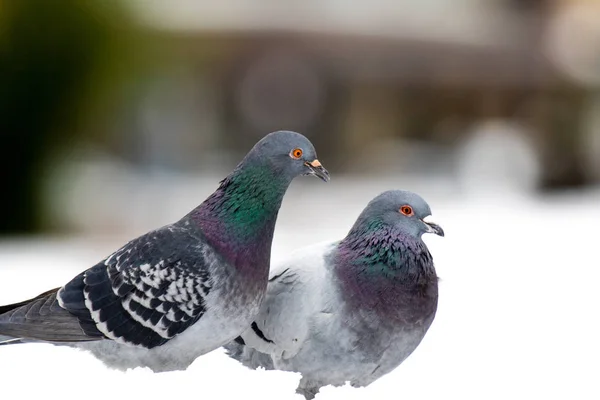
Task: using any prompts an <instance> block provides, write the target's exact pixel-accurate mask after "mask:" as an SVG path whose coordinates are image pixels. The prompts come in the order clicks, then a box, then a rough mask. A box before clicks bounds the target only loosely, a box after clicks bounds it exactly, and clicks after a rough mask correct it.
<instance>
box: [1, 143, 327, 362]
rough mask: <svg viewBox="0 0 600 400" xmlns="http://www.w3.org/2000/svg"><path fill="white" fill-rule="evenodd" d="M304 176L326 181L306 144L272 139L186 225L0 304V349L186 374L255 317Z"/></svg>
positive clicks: (161, 231) (259, 145)
mask: <svg viewBox="0 0 600 400" xmlns="http://www.w3.org/2000/svg"><path fill="white" fill-rule="evenodd" d="M299 149H300V150H299ZM298 175H315V176H318V177H320V178H321V179H323V180H325V181H327V180H328V179H329V177H328V173H327V171H326V170H325V169H324V168H323V167H322V166H321V164H320V163H319V162H318V160H317V159H316V152H315V149H314V148H313V146H312V144H311V143H310V141H309V140H308V139H307V138H305V137H304V136H302V135H300V134H298V133H295V132H286V131H281V132H275V133H272V134H269V135H267V136H266V137H265V138H263V139H262V140H261V141H259V142H258V143H257V144H256V145H255V146H254V148H253V149H252V150H251V151H250V152H249V153H248V154H247V155H246V157H245V158H244V160H242V162H241V163H240V164H239V165H238V167H237V168H236V169H235V170H234V171H233V172H232V173H231V174H230V175H229V176H228V177H226V178H225V179H224V180H223V181H221V183H220V185H219V187H218V189H217V190H216V191H215V192H214V193H213V194H212V195H211V196H209V197H208V198H207V199H206V200H205V201H204V202H203V203H202V204H201V205H200V206H198V207H197V208H195V209H194V210H192V211H191V212H190V213H189V214H188V215H186V216H184V217H183V218H182V219H180V220H179V221H177V222H175V223H173V224H170V225H167V226H164V227H162V228H160V229H157V230H154V231H151V232H148V233H147V234H145V235H142V236H140V237H138V238H136V239H134V240H132V241H130V242H129V243H127V244H125V245H124V246H123V247H122V248H120V249H119V250H117V251H115V252H114V253H113V254H111V255H110V256H108V257H107V258H105V259H104V260H102V261H101V262H99V263H98V264H97V265H95V266H93V267H91V268H89V269H87V270H86V271H84V272H82V273H81V274H79V275H77V276H76V277H75V278H73V279H72V280H71V281H70V282H68V283H67V284H66V285H64V286H62V287H61V288H57V289H53V290H49V291H47V292H45V293H42V294H41V295H39V296H37V297H35V298H33V299H30V300H26V301H23V302H20V303H16V304H11V305H7V306H1V307H0V342H1V343H0V344H15V343H24V342H31V341H40V342H48V343H52V344H55V345H67V346H72V347H78V348H82V349H85V350H88V351H90V352H91V353H92V354H94V355H95V356H96V357H97V358H99V359H100V360H102V361H103V362H104V363H105V364H106V365H108V366H110V367H114V368H117V369H127V368H134V367H138V366H145V367H149V368H151V369H152V370H153V371H156V372H158V371H169V370H178V369H185V368H187V367H188V366H189V365H190V364H191V363H192V362H193V361H194V360H195V359H196V358H197V357H198V356H200V355H202V354H205V353H207V352H209V351H212V350H214V349H216V348H218V347H220V346H222V345H223V344H225V343H227V342H228V341H230V340H231V339H233V338H235V337H236V336H237V335H239V334H240V333H241V332H242V331H243V330H244V329H245V327H246V326H247V325H248V324H249V323H250V322H251V321H252V319H253V318H254V316H255V315H256V313H257V312H258V310H259V306H260V303H261V301H262V299H263V297H264V293H265V290H266V286H267V279H268V271H269V264H270V254H271V242H272V239H273V230H274V226H275V222H276V219H277V213H278V211H279V207H280V205H281V201H282V198H283V196H284V194H285V192H286V190H287V188H288V186H289V184H290V182H291V181H292V179H294V178H295V177H296V176H298Z"/></svg>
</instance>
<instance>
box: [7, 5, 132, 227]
mask: <svg viewBox="0 0 600 400" xmlns="http://www.w3.org/2000/svg"><path fill="white" fill-rule="evenodd" d="M141 49H142V46H141V41H140V40H139V30H138V29H137V28H136V25H135V24H134V23H133V21H132V19H131V18H130V17H129V13H128V10H127V9H126V8H125V7H124V5H123V3H122V2H120V1H116V0H110V1H88V0H48V1H45V0H0V121H1V122H0V143H1V144H0V177H1V182H2V195H1V196H0V205H1V206H2V209H3V210H4V212H3V216H2V218H0V234H8V233H11V234H14V233H31V232H36V231H38V230H39V229H40V228H41V224H42V215H41V209H42V207H41V205H42V204H41V203H42V199H41V198H40V197H41V196H40V191H41V187H40V182H41V181H42V180H43V179H44V171H45V166H46V163H47V161H48V159H49V158H50V157H51V155H52V154H54V153H55V152H56V151H57V150H59V149H61V148H62V149H64V148H68V146H69V145H72V144H73V143H74V142H75V141H77V140H78V139H79V136H80V135H81V133H82V132H85V126H86V125H89V124H90V123H93V119H94V113H95V112H97V110H99V109H102V108H103V107H104V108H106V105H107V104H111V101H112V100H111V98H112V97H113V96H114V94H115V93H117V92H118V90H119V88H120V87H121V85H122V84H123V83H126V81H127V78H128V77H129V76H131V75H133V74H134V73H139V68H137V67H139V66H140V64H143V62H141V54H142V52H141ZM136 66H137V67H136Z"/></svg>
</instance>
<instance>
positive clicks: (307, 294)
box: [225, 191, 444, 399]
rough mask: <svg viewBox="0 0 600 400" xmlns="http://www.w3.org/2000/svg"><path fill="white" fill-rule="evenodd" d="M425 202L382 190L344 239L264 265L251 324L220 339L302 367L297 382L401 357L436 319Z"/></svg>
mask: <svg viewBox="0 0 600 400" xmlns="http://www.w3.org/2000/svg"><path fill="white" fill-rule="evenodd" d="M430 214H431V210H430V208H429V205H428V204H427V203H426V202H425V201H424V200H423V199H422V198H421V197H419V196H418V195H416V194H414V193H411V192H405V191H388V192H384V193H383V194H381V195H379V196H378V197H376V198H375V199H373V200H372V201H371V202H370V203H369V204H368V205H367V207H366V208H365V209H364V210H363V212H362V213H361V215H360V216H359V217H358V220H357V221H356V222H355V224H354V226H353V227H352V229H351V230H350V232H349V233H348V235H347V236H346V237H345V238H344V239H343V240H341V241H337V242H333V243H325V244H319V245H315V246H311V247H308V248H304V249H300V250H298V251H296V252H294V253H293V254H291V256H290V260H288V261H286V262H283V263H281V264H279V265H278V266H276V267H274V268H273V269H272V271H271V279H270V280H269V285H268V288H267V295H266V297H265V300H264V302H263V304H262V307H261V310H260V312H259V314H258V316H257V317H256V319H255V320H254V322H253V323H252V324H250V325H249V327H248V329H247V330H246V331H245V332H244V333H243V334H242V335H241V336H240V337H238V338H236V339H235V340H233V341H232V342H231V343H229V344H227V345H226V346H225V349H226V351H227V353H228V354H229V356H231V357H233V358H235V359H237V360H239V361H241V362H242V363H243V364H244V365H246V366H247V367H250V368H258V367H262V368H265V369H277V370H283V371H293V372H299V373H301V374H302V379H301V381H300V385H299V386H298V389H297V392H298V393H300V394H302V395H304V396H305V398H306V399H312V398H314V397H315V395H316V394H317V393H318V392H319V390H320V388H321V387H323V386H327V385H333V386H342V385H344V384H345V383H346V382H347V381H349V382H350V384H351V385H352V386H354V387H363V386H367V385H369V384H371V383H373V382H374V381H375V380H377V379H379V378H380V377H382V376H384V375H385V374H387V373H389V372H390V371H392V370H393V369H395V368H396V367H397V366H398V365H400V364H401V363H402V362H403V361H404V360H405V359H406V358H407V357H408V356H409V355H410V354H411V353H412V352H413V351H414V350H415V349H416V348H417V346H418V345H419V343H420V342H421V340H422V339H423V337H424V336H425V334H426V332H427V330H428V329H429V326H430V325H431V323H432V322H433V319H434V317H435V313H436V310H437V302H438V278H437V275H436V272H435V269H434V265H433V260H432V257H431V254H430V252H429V250H428V249H427V246H426V245H425V243H424V242H423V241H422V240H421V236H422V235H423V234H424V233H434V234H437V235H440V236H444V231H443V230H442V228H440V227H439V226H438V225H435V224H433V223H431V222H425V221H424V218H425V217H427V216H429V215H430Z"/></svg>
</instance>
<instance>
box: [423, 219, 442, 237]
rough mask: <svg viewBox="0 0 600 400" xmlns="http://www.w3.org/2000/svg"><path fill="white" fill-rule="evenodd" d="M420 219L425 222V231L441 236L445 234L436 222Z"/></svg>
mask: <svg viewBox="0 0 600 400" xmlns="http://www.w3.org/2000/svg"><path fill="white" fill-rule="evenodd" d="M422 221H423V223H424V224H425V227H426V230H425V232H426V233H434V234H436V235H438V236H441V237H444V236H445V233H444V230H443V229H442V227H441V226H439V225H438V224H434V223H433V222H428V221H425V220H422Z"/></svg>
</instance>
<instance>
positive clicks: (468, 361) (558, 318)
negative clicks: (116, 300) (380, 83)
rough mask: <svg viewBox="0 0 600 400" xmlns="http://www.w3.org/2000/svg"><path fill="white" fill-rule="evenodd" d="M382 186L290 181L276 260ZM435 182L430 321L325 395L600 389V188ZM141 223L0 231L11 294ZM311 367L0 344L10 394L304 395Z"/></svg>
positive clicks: (39, 283) (354, 211)
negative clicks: (393, 354) (334, 189)
mask: <svg viewBox="0 0 600 400" xmlns="http://www.w3.org/2000/svg"><path fill="white" fill-rule="evenodd" d="M311 183H313V182H311ZM302 187H303V188H306V187H307V185H302ZM388 188H390V189H392V188H394V187H388ZM379 189H385V187H379V185H371V186H368V185H362V186H360V187H355V188H354V189H351V188H347V190H346V192H345V193H342V194H337V195H336V196H326V194H327V193H328V191H327V190H325V189H319V190H318V191H315V194H314V195H306V196H303V197H300V196H297V194H298V193H299V189H298V187H296V188H292V189H291V193H292V195H288V196H289V197H286V200H285V201H284V204H283V207H282V210H281V213H280V217H279V222H278V226H277V230H276V237H275V240H274V243H273V259H274V261H275V262H276V261H277V260H278V259H280V258H281V257H282V256H283V255H285V254H286V253H287V252H288V251H289V250H291V249H295V248H298V247H301V246H304V245H308V244H311V243H314V242H318V241H323V240H330V239H331V240H333V239H337V238H341V237H342V236H343V235H344V234H345V233H346V232H347V230H348V229H349V228H350V225H351V224H352V223H353V221H354V219H355V218H356V217H357V215H358V213H359V212H360V211H361V210H362V208H363V207H364V205H365V204H366V202H367V201H368V200H370V199H371V198H372V197H374V196H375V195H377V194H378V193H379V192H380V190H379ZM330 190H331V189H330ZM340 190H341V189H340ZM435 192H436V191H435V190H432V191H429V192H428V193H430V194H431V195H429V196H427V195H425V194H423V196H424V197H425V198H426V200H427V201H428V202H429V204H430V205H431V208H432V210H433V216H432V218H431V220H433V221H435V222H437V223H439V224H440V225H442V226H443V228H444V229H445V231H446V237H445V238H439V237H434V236H431V235H429V236H426V237H425V241H426V242H427V243H428V245H429V248H430V250H431V252H432V254H433V257H434V261H435V263H436V268H437V271H438V275H439V276H440V278H441V281H440V300H439V308H438V313H437V317H436V319H435V321H434V323H433V325H432V327H431V329H430V331H429V332H428V334H427V336H426V337H425V339H424V340H423V342H422V343H421V345H420V346H419V347H418V348H417V350H416V351H415V352H414V353H413V354H412V355H411V356H410V357H409V358H408V359H407V360H406V361H405V362H404V363H403V364H402V365H401V366H400V367H398V368H397V369H396V370H395V371H393V372H392V373H390V374H389V375H387V376H385V377H383V378H382V379H380V380H379V381H377V382H375V383H374V384H372V385H371V386H369V387H367V388H361V389H354V388H351V387H349V386H345V387H341V388H332V387H326V388H324V389H322V391H321V393H320V394H318V395H317V397H316V399H317V400H319V399H321V400H325V399H344V400H348V399H390V400H392V399H393V400H396V399H453V398H460V399H461V400H466V399H474V400H475V399H477V400H480V399H532V398H539V399H598V398H600V384H599V383H598V382H599V381H598V373H599V372H600V367H599V362H600V361H599V360H600V344H599V338H600V312H599V311H598V310H599V308H600V294H599V293H600V290H598V283H599V279H598V278H600V234H599V233H598V231H599V229H600V193H598V192H596V193H588V194H582V193H575V194H572V195H563V196H556V197H553V198H550V199H549V198H542V199H534V198H526V197H523V196H520V197H517V196H506V197H499V196H498V194H494V195H493V196H492V195H490V196H489V197H485V196H480V197H478V198H466V197H464V196H457V195H443V194H441V193H437V195H434V194H435ZM321 194H322V195H321ZM185 211H187V210H184V209H183V208H182V209H181V213H180V214H182V215H183V213H184V212H185ZM173 212H175V211H173ZM149 222H150V221H149ZM154 222H156V224H154V226H160V224H161V223H167V222H170V221H163V220H161V221H154ZM136 229H137V228H136ZM141 233H144V232H143V231H141V230H140V231H137V230H136V232H127V234H122V235H119V236H118V237H116V236H113V237H108V238H107V237H101V238H99V237H76V238H71V237H67V238H33V239H32V238H22V239H14V240H5V241H3V242H0V304H6V303H11V302H15V301H20V300H23V299H26V298H30V297H32V296H35V295H37V294H39V293H41V292H42V291H45V290H47V289H50V288H53V287H58V286H61V285H62V284H64V283H66V282H67V281H68V280H69V279H71V278H72V277H73V276H75V275H76V274H77V273H79V272H80V271H82V270H84V269H86V268H88V267H90V266H92V265H93V264H94V263H96V262H97V261H99V260H100V259H101V258H103V257H104V256H106V255H108V254H109V253H110V252H111V251H112V250H116V249H117V248H118V246H119V245H121V244H123V243H124V241H125V240H126V239H128V238H132V237H134V236H135V235H138V234H141ZM299 379H300V376H299V375H298V374H293V373H287V372H279V371H264V370H259V371H252V370H248V369H246V368H244V367H242V366H241V365H239V364H238V363H237V362H236V361H234V360H232V359H229V358H228V357H227V356H225V355H224V353H223V351H222V350H221V349H219V350H216V351H214V352H212V353H210V354H208V355H205V356H203V357H200V358H199V359H197V360H196V361H195V362H194V363H193V364H192V366H191V367H190V368H189V369H188V370H186V371H181V372H168V373H160V374H153V373H152V372H150V371H149V370H146V369H136V370H133V371H128V372H126V373H122V372H117V371H113V370H109V369H107V368H106V367H104V366H103V365H102V364H101V363H100V361H97V360H96V359H94V358H93V357H92V356H91V355H89V354H87V353H85V352H83V351H79V350H75V349H70V348H60V347H54V346H51V345H46V344H26V345H15V346H2V347H0V380H1V382H2V389H0V398H1V399H4V398H7V399H8V398H26V397H30V398H36V397H39V398H45V399H62V400H69V399H85V400H93V399H102V400H106V399H107V398H114V399H126V398H135V399H169V398H171V399H182V398H185V399H198V400H200V399H221V398H234V399H261V400H268V399H277V400H284V399H297V400H302V399H303V398H302V397H301V396H299V395H296V394H295V393H294V392H295V388H296V386H297V384H298V380H299Z"/></svg>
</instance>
